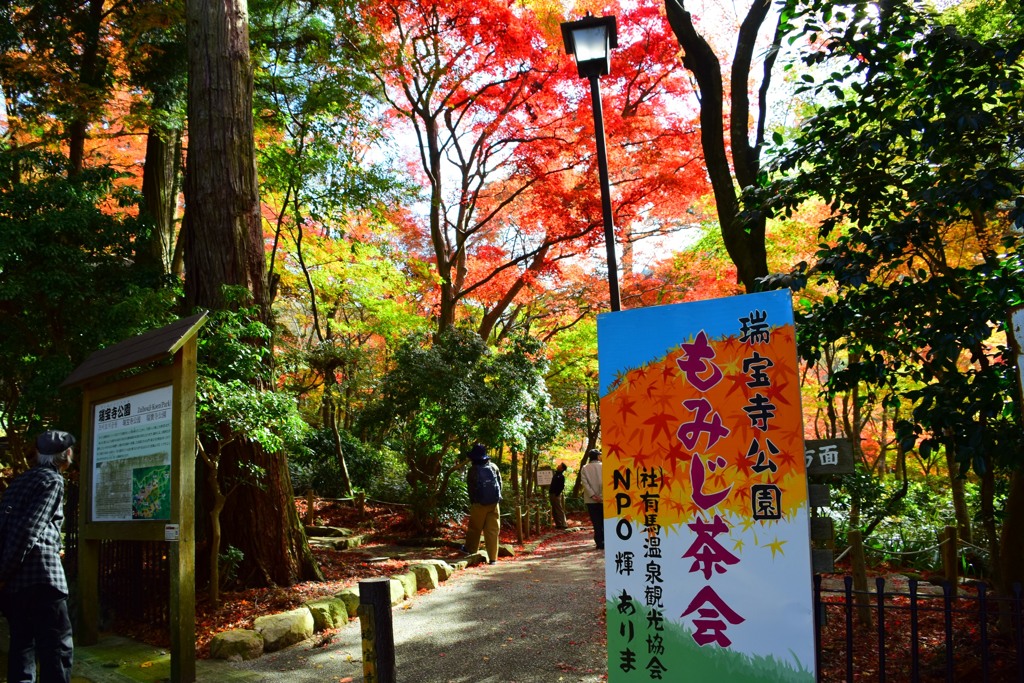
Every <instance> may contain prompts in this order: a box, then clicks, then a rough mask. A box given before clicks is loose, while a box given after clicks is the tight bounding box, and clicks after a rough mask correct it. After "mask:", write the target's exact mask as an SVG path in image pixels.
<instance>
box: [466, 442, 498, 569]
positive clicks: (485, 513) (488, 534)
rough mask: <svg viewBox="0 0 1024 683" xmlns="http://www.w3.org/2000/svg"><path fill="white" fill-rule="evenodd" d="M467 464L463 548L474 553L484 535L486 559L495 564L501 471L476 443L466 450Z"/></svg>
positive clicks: (484, 449)
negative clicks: (465, 519)
mask: <svg viewBox="0 0 1024 683" xmlns="http://www.w3.org/2000/svg"><path fill="white" fill-rule="evenodd" d="M469 459H470V462H471V464H470V467H469V471H468V472H466V490H467V491H468V492H469V525H468V528H467V529H466V545H464V546H463V550H465V551H466V552H468V553H475V552H477V551H478V550H479V549H480V534H481V533H483V536H484V547H485V548H486V550H487V559H488V560H489V562H490V564H494V563H495V562H496V561H497V559H498V532H499V531H500V528H501V510H500V509H499V507H498V504H499V503H500V502H501V473H500V472H499V471H498V466H497V465H495V464H494V463H493V462H491V459H490V458H489V457H488V456H487V449H486V448H485V447H484V445H483V444H479V443H478V444H476V445H475V446H473V448H472V450H470V452H469Z"/></svg>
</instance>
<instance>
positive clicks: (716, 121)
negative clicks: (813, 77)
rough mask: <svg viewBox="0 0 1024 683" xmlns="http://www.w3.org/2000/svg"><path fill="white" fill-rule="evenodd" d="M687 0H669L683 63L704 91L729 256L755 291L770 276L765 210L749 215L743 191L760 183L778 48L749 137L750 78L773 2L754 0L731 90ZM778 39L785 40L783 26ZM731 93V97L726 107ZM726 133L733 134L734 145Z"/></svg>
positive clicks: (708, 144)
mask: <svg viewBox="0 0 1024 683" xmlns="http://www.w3.org/2000/svg"><path fill="white" fill-rule="evenodd" d="M685 4H686V3H685V0H666V1H665V10H666V12H667V15H668V21H669V25H670V26H671V27H672V32H673V33H675V35H676V39H677V40H678V42H679V46H680V47H682V48H683V66H684V67H685V68H686V69H687V70H688V71H689V72H690V73H692V74H693V77H694V80H695V81H696V82H697V87H698V89H699V91H700V127H701V148H702V150H703V152H704V163H705V164H706V165H707V169H708V176H709V177H710V179H711V187H712V190H713V192H714V195H715V207H716V209H717V211H718V222H719V226H720V228H721V232H722V239H723V241H724V242H725V248H726V250H727V251H728V252H729V258H730V259H731V260H732V262H733V263H734V264H735V265H736V273H737V275H738V276H739V279H740V281H741V282H742V283H743V286H744V287H745V288H746V290H747V291H748V292H752V291H755V289H756V287H757V282H756V280H757V278H759V277H763V276H764V275H767V274H768V256H767V250H766V248H765V218H764V215H763V214H757V215H754V216H746V217H745V216H744V215H743V214H742V212H741V206H740V201H739V193H740V192H741V191H742V188H745V187H748V186H752V185H754V184H755V183H756V182H757V175H758V173H759V172H760V167H761V165H760V152H761V145H762V142H763V137H764V120H765V113H766V110H765V104H766V103H765V93H766V90H767V88H768V84H769V83H770V81H771V68H772V65H773V63H774V54H775V52H774V51H773V50H769V51H768V52H767V54H768V55H769V56H768V57H767V58H766V60H765V66H764V72H763V74H762V76H761V87H760V102H759V111H758V116H757V130H756V134H755V141H754V143H753V144H751V143H750V140H749V133H750V127H749V120H750V118H751V111H750V99H749V94H748V81H749V80H750V78H751V73H750V71H751V64H752V57H753V53H754V50H755V47H756V41H757V35H758V33H759V32H760V29H761V26H762V25H763V24H764V22H765V20H766V19H767V18H768V14H769V12H768V10H769V8H770V7H771V3H770V2H769V1H768V0H753V2H752V3H751V5H750V9H749V10H748V12H747V16H746V17H745V18H744V20H743V23H742V24H741V26H740V30H739V34H738V36H737V40H736V50H735V54H734V56H733V63H732V70H731V74H730V79H731V80H730V83H729V87H728V89H726V88H725V87H724V86H723V77H722V61H721V60H720V59H719V57H718V55H716V54H715V52H714V50H713V49H712V48H711V46H710V45H709V44H708V42H707V40H705V38H704V36H702V35H701V34H700V33H698V32H697V29H696V27H695V26H694V22H693V17H692V16H691V15H690V13H689V12H688V11H686V8H685ZM774 40H775V41H776V44H777V42H778V40H779V35H778V28H777V27H776V35H775V38H774ZM725 97H729V106H728V110H726V106H725V104H726V103H725ZM726 131H728V132H729V136H728V137H729V140H728V143H727V141H726Z"/></svg>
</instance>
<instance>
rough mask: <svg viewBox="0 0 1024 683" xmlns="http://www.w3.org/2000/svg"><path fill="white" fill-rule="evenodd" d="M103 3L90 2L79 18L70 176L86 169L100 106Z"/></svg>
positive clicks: (69, 135) (103, 62)
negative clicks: (92, 125)
mask: <svg viewBox="0 0 1024 683" xmlns="http://www.w3.org/2000/svg"><path fill="white" fill-rule="evenodd" d="M103 2H104V0H89V2H88V3H87V7H86V9H85V11H83V12H82V13H81V14H80V15H79V17H78V18H79V20H80V21H81V24H80V25H81V27H82V46H81V49H82V61H81V67H80V70H79V73H78V84H79V88H80V91H81V95H82V96H83V97H82V102H81V103H80V104H79V107H78V109H77V110H76V111H75V115H74V118H73V119H72V120H71V121H70V122H68V126H67V139H68V166H69V173H70V175H77V174H79V173H81V172H82V169H83V168H84V166H85V140H86V138H87V137H88V131H89V122H90V121H91V120H92V118H93V116H95V110H96V109H97V108H98V107H99V106H100V104H99V102H97V99H98V98H99V96H98V95H97V92H98V91H99V90H100V88H101V84H102V82H103V78H104V74H105V72H106V69H107V64H106V60H104V59H102V58H101V56H100V26H101V24H102V22H103V14H104V8H103Z"/></svg>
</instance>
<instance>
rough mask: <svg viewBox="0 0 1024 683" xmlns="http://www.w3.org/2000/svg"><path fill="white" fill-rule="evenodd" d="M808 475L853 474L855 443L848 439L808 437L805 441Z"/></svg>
mask: <svg viewBox="0 0 1024 683" xmlns="http://www.w3.org/2000/svg"><path fill="white" fill-rule="evenodd" d="M804 460H805V461H806V463H807V476H809V477H813V476H816V475H819V474H853V444H851V443H850V441H849V440H848V439H808V440H806V441H804Z"/></svg>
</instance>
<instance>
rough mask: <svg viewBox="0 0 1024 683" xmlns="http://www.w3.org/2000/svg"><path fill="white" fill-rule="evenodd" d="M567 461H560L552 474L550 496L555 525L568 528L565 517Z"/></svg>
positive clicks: (549, 488)
mask: <svg viewBox="0 0 1024 683" xmlns="http://www.w3.org/2000/svg"><path fill="white" fill-rule="evenodd" d="M565 470H566V467H565V463H564V462H560V463H558V467H556V468H555V473H554V474H553V475H551V486H549V487H548V497H549V498H550V499H551V515H552V516H553V517H554V518H555V527H556V528H558V529H567V528H568V527H569V524H568V523H567V521H566V519H565Z"/></svg>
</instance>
